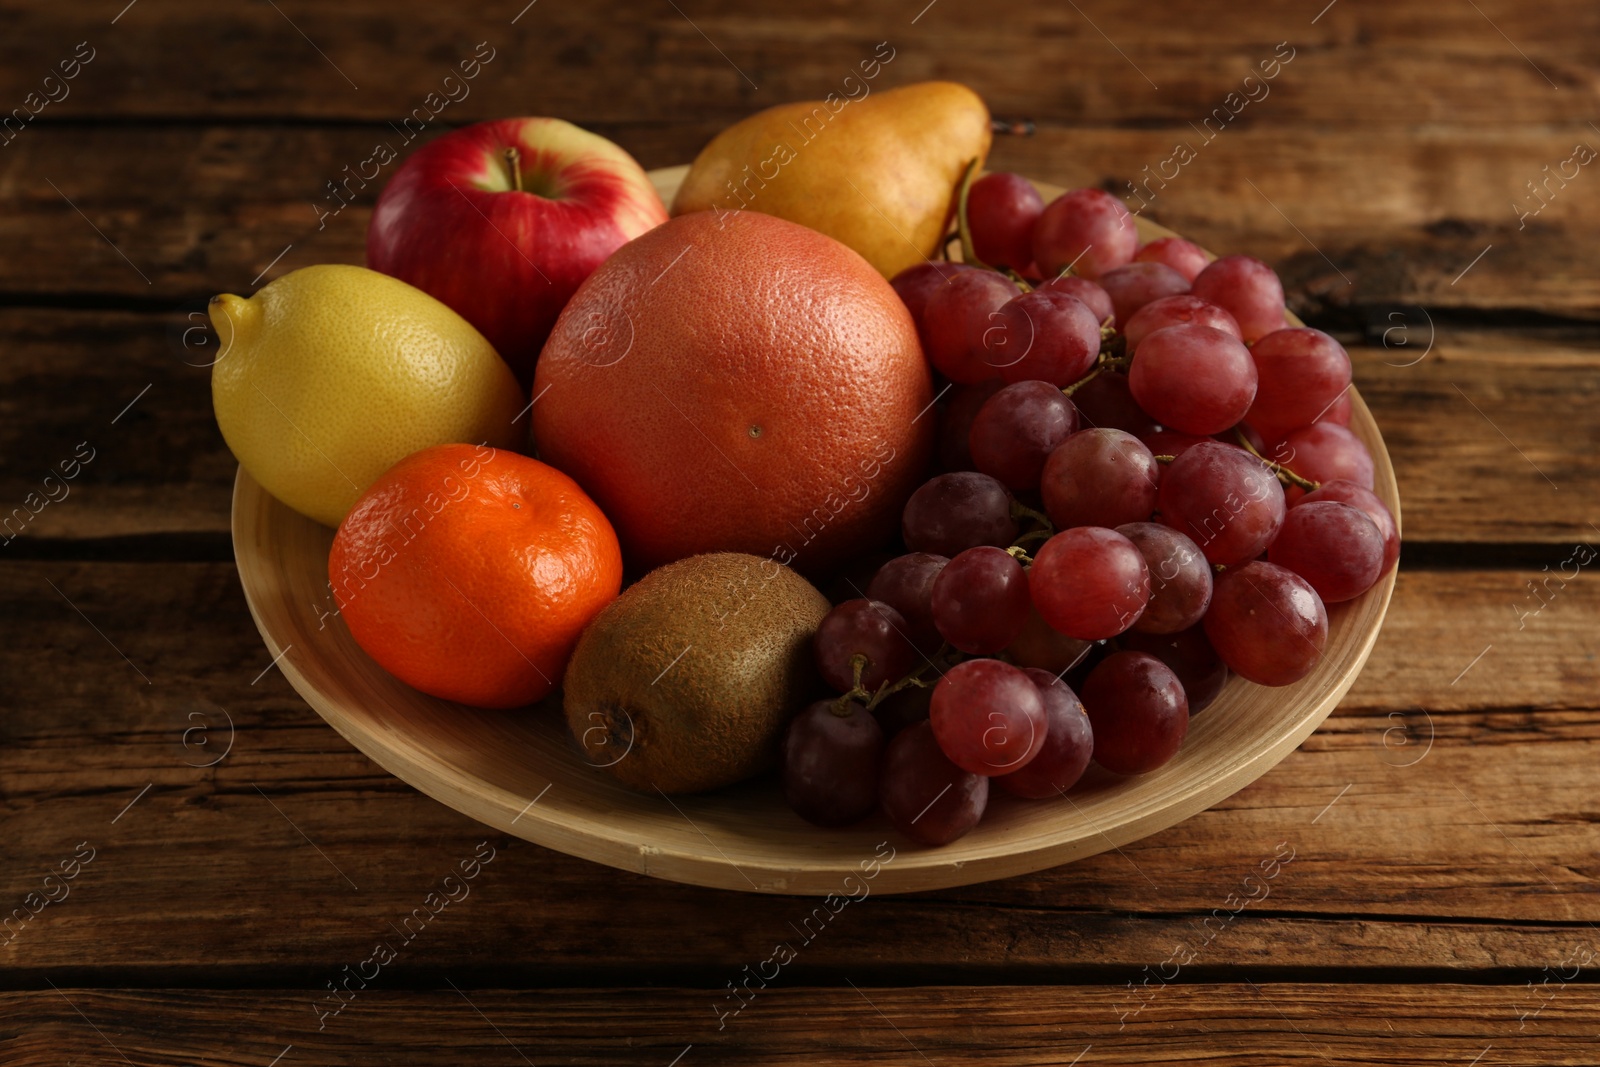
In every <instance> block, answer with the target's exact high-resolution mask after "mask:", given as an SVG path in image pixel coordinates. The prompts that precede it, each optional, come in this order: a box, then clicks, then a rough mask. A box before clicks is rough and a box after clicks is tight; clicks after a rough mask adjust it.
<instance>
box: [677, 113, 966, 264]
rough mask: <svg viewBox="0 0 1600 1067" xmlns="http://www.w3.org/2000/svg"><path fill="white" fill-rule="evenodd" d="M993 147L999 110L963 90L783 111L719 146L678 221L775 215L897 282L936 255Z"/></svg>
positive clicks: (698, 164) (687, 189)
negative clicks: (957, 200) (965, 187)
mask: <svg viewBox="0 0 1600 1067" xmlns="http://www.w3.org/2000/svg"><path fill="white" fill-rule="evenodd" d="M856 84H857V85H858V87H865V84H866V83H859V82H858V83H856ZM989 139H990V128H989V109H988V108H987V107H985V106H984V103H983V100H982V98H980V97H979V96H978V94H977V93H975V92H973V91H972V90H971V89H968V88H967V87H966V86H965V85H958V84H957V83H955V82H918V83H917V84H914V85H907V86H903V87H902V88H899V89H883V90H878V91H875V92H868V93H866V94H865V95H862V96H860V97H859V98H857V99H852V98H849V97H845V96H841V95H839V94H838V93H833V94H830V95H829V96H828V98H827V99H825V100H816V101H807V102H805V103H799V104H781V105H779V106H777V107H772V108H768V109H767V110H765V111H762V112H759V113H757V114H755V115H751V116H750V117H749V118H747V119H745V120H744V121H742V122H738V123H735V124H734V125H732V126H729V127H728V128H727V129H725V130H723V131H722V132H721V133H719V134H718V135H717V136H716V137H715V138H713V139H712V141H711V143H710V144H708V145H706V147H705V148H704V149H703V150H702V151H701V152H700V155H699V156H698V157H697V158H696V159H695V161H694V165H693V166H691V167H690V168H689V173H688V176H687V177H685V178H684V181H683V186H682V187H681V188H680V189H679V190H678V195H677V198H676V199H675V200H674V201H673V204H672V213H673V214H674V215H683V214H686V213H688V212H690V211H708V210H709V211H717V212H728V211H738V210H748V211H760V212H763V213H764V214H768V215H776V216H778V217H779V218H784V219H788V220H789V221H791V222H798V223H800V224H801V225H803V226H809V227H811V228H812V229H814V230H819V231H821V232H822V233H825V234H827V235H828V236H829V237H832V238H834V239H835V240H837V241H840V242H842V243H844V244H846V245H848V246H849V247H851V248H853V249H855V250H856V251H857V252H859V253H861V255H862V257H863V258H865V259H866V261H867V262H868V263H871V264H872V265H873V266H874V267H876V268H877V269H878V270H879V271H880V272H881V273H882V274H883V275H884V277H886V278H892V277H894V276H895V275H896V274H898V273H900V271H902V270H904V269H905V268H907V267H909V266H912V265H914V264H917V263H921V262H922V261H923V260H925V259H928V258H930V257H931V256H932V255H933V254H934V253H935V252H936V251H937V250H938V247H939V240H940V238H942V237H943V236H944V235H945V232H946V230H945V228H946V226H947V225H948V224H949V220H950V218H951V208H952V204H953V200H954V197H955V193H956V189H957V186H958V185H959V184H960V181H961V174H962V171H963V170H964V169H965V168H966V165H967V163H968V161H970V160H972V159H977V160H979V161H980V164H981V162H982V160H983V159H984V158H985V157H986V156H987V155H988V154H989Z"/></svg>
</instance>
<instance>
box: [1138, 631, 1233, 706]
mask: <svg viewBox="0 0 1600 1067" xmlns="http://www.w3.org/2000/svg"><path fill="white" fill-rule="evenodd" d="M1117 643H1118V644H1119V645H1121V646H1122V647H1124V648H1127V649H1130V650H1131V651H1134V652H1148V653H1150V655H1152V656H1154V657H1155V658H1156V659H1158V660H1160V661H1161V662H1162V663H1165V664H1166V665H1167V666H1168V667H1170V668H1172V673H1173V674H1176V675H1177V676H1178V681H1179V682H1181V683H1182V684H1183V693H1184V696H1186V697H1187V698H1188V699H1189V714H1190V715H1193V714H1194V713H1195V712H1197V711H1201V710H1203V709H1204V708H1205V707H1206V706H1207V705H1208V704H1210V703H1211V702H1212V701H1213V700H1215V699H1217V697H1218V696H1219V695H1221V693H1222V688H1223V686H1225V685H1227V684H1228V665H1227V664H1226V663H1223V662H1222V657H1220V656H1218V655H1217V650H1216V649H1214V648H1212V647H1211V642H1210V641H1209V640H1207V638H1206V630H1205V627H1204V626H1191V627H1189V628H1188V629H1187V630H1184V631H1183V632H1182V633H1176V634H1147V633H1140V632H1139V631H1138V630H1129V631H1128V632H1127V633H1125V634H1122V635H1121V636H1120V637H1118V638H1117Z"/></svg>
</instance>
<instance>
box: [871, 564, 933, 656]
mask: <svg viewBox="0 0 1600 1067" xmlns="http://www.w3.org/2000/svg"><path fill="white" fill-rule="evenodd" d="M949 562H950V560H949V558H948V557H945V556H940V555H936V554H934V553H932V552H911V553H907V554H906V555H904V556H896V557H895V558H894V559H891V560H890V561H889V562H887V563H885V564H884V565H883V566H882V567H879V568H878V573H877V574H874V575H873V576H872V581H871V582H869V583H868V584H867V596H868V598H869V599H872V600H877V601H881V602H883V603H885V604H888V605H889V606H890V607H891V608H894V609H895V610H896V611H898V612H899V613H900V615H901V617H902V618H904V619H905V620H906V636H907V637H909V638H910V639H911V643H912V645H914V646H915V647H916V648H917V649H918V650H920V651H921V652H922V654H923V655H925V656H931V655H933V654H934V653H935V652H937V651H939V646H940V645H941V644H942V643H943V639H942V638H941V637H940V636H939V628H938V627H936V626H935V625H934V624H933V580H934V579H935V578H937V577H939V572H940V571H942V570H944V566H945V564H946V563H949Z"/></svg>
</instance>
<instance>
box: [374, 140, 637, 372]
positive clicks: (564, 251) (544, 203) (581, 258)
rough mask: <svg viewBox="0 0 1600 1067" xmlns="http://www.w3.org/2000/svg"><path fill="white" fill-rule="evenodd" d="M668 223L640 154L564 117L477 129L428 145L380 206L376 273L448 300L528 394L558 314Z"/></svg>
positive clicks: (398, 177) (385, 192)
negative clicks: (628, 249)
mask: <svg viewBox="0 0 1600 1067" xmlns="http://www.w3.org/2000/svg"><path fill="white" fill-rule="evenodd" d="M666 221H667V209H666V207H665V205H663V204H662V203H661V197H660V196H659V195H658V194H657V193H656V191H655V188H654V187H653V186H652V185H651V184H650V179H649V178H648V177H647V176H646V175H645V172H644V171H643V170H642V169H640V167H639V164H638V163H636V162H634V159H633V157H632V156H630V155H628V153H626V152H624V151H623V150H622V149H621V148H618V147H617V146H616V145H614V144H612V143H611V142H610V141H608V140H606V139H605V138H604V137H601V136H599V135H598V134H593V133H590V132H588V131H587V130H581V129H579V128H578V127H576V126H574V125H572V124H571V123H568V122H562V121H561V120H560V119H544V118H522V119H499V120H496V121H494V122H480V123H477V124H476V125H473V126H467V127H465V128H463V129H459V130H455V131H453V132H451V133H447V134H445V135H444V136H443V137H440V138H439V139H437V140H435V141H432V142H430V143H428V144H427V145H424V146H423V147H422V148H419V149H418V150H417V151H416V152H415V153H413V154H412V156H411V158H410V159H408V160H406V161H405V163H404V164H403V165H402V166H401V167H400V169H399V170H397V171H396V172H395V175H394V177H393V178H392V179H390V181H389V184H388V186H386V187H385V188H384V190H383V194H382V195H381V196H379V197H378V203H377V207H376V208H374V210H373V213H372V224H371V226H370V227H369V228H368V230H367V266H368V267H371V268H372V269H373V270H376V271H382V272H383V273H384V274H390V275H393V276H394V277H396V278H399V279H400V280H401V281H404V282H408V283H410V284H411V285H414V286H416V287H417V288H418V289H421V290H423V291H424V292H426V293H429V294H431V295H432V296H434V297H436V298H438V299H439V300H441V301H443V302H444V303H445V304H447V305H449V306H450V307H451V308H454V309H455V311H456V312H457V313H458V314H460V315H461V317H462V318H464V319H466V320H467V321H468V322H470V323H472V325H474V326H476V327H477V328H478V332H480V333H482V334H483V335H484V336H485V337H486V338H488V339H489V343H490V344H492V345H494V347H495V351H497V352H499V353H500V356H501V358H502V359H504V360H505V361H506V363H508V364H509V365H510V366H511V369H512V370H513V371H515V372H516V374H517V377H518V378H519V379H520V380H521V381H522V383H523V384H524V385H527V384H528V383H530V382H531V381H532V380H533V365H534V362H535V361H536V360H537V359H538V358H539V350H540V349H541V348H542V347H544V342H545V338H546V337H548V336H549V334H550V329H551V327H552V326H554V325H555V321H556V316H557V315H559V314H560V313H561V309H562V308H563V307H565V306H566V303H567V301H568V299H570V298H571V296H572V294H573V292H574V291H576V290H577V288H578V286H579V285H580V284H581V283H582V282H583V280H584V279H585V278H587V277H588V276H589V274H590V273H591V272H592V271H593V270H594V269H595V268H596V267H598V266H599V265H600V264H601V262H603V261H604V260H605V259H606V257H607V256H609V255H611V253H612V252H615V251H616V250H617V249H618V248H620V247H621V246H622V245H624V244H626V243H627V242H629V241H631V240H633V239H634V238H635V237H637V236H639V235H640V234H641V233H644V232H645V231H646V230H648V229H651V228H652V227H655V226H657V225H659V224H660V223H663V222H666Z"/></svg>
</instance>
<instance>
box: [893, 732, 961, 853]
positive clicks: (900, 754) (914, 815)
mask: <svg viewBox="0 0 1600 1067" xmlns="http://www.w3.org/2000/svg"><path fill="white" fill-rule="evenodd" d="M878 781H879V786H878V799H879V800H880V801H881V802H882V804H883V813H884V814H885V815H887V816H888V817H889V821H890V822H891V823H893V824H894V827H895V829H896V830H899V831H900V832H901V833H902V834H905V835H906V836H907V837H909V838H911V840H913V841H916V842H918V843H919V844H924V845H948V844H949V843H950V842H952V841H954V840H955V839H956V838H958V837H961V836H962V835H963V834H965V833H966V832H967V831H969V830H971V829H972V828H973V827H974V826H977V825H978V820H979V819H981V818H983V809H984V808H985V807H986V806H987V805H988V803H989V779H988V778H986V777H984V776H983V775H981V774H970V773H968V772H967V771H964V770H962V769H961V768H960V767H957V766H956V765H955V764H954V763H951V762H950V758H949V757H948V756H946V755H945V754H944V752H943V751H942V750H941V749H940V748H939V742H938V741H937V740H935V739H934V736H933V727H932V726H931V725H929V724H928V723H926V722H919V723H917V724H915V725H913V726H908V727H906V728H905V729H904V730H901V731H900V732H899V733H897V734H895V735H894V739H893V740H892V741H890V742H889V749H888V752H886V753H885V754H884V758H883V771H882V773H881V774H880V775H879V779H878Z"/></svg>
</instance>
